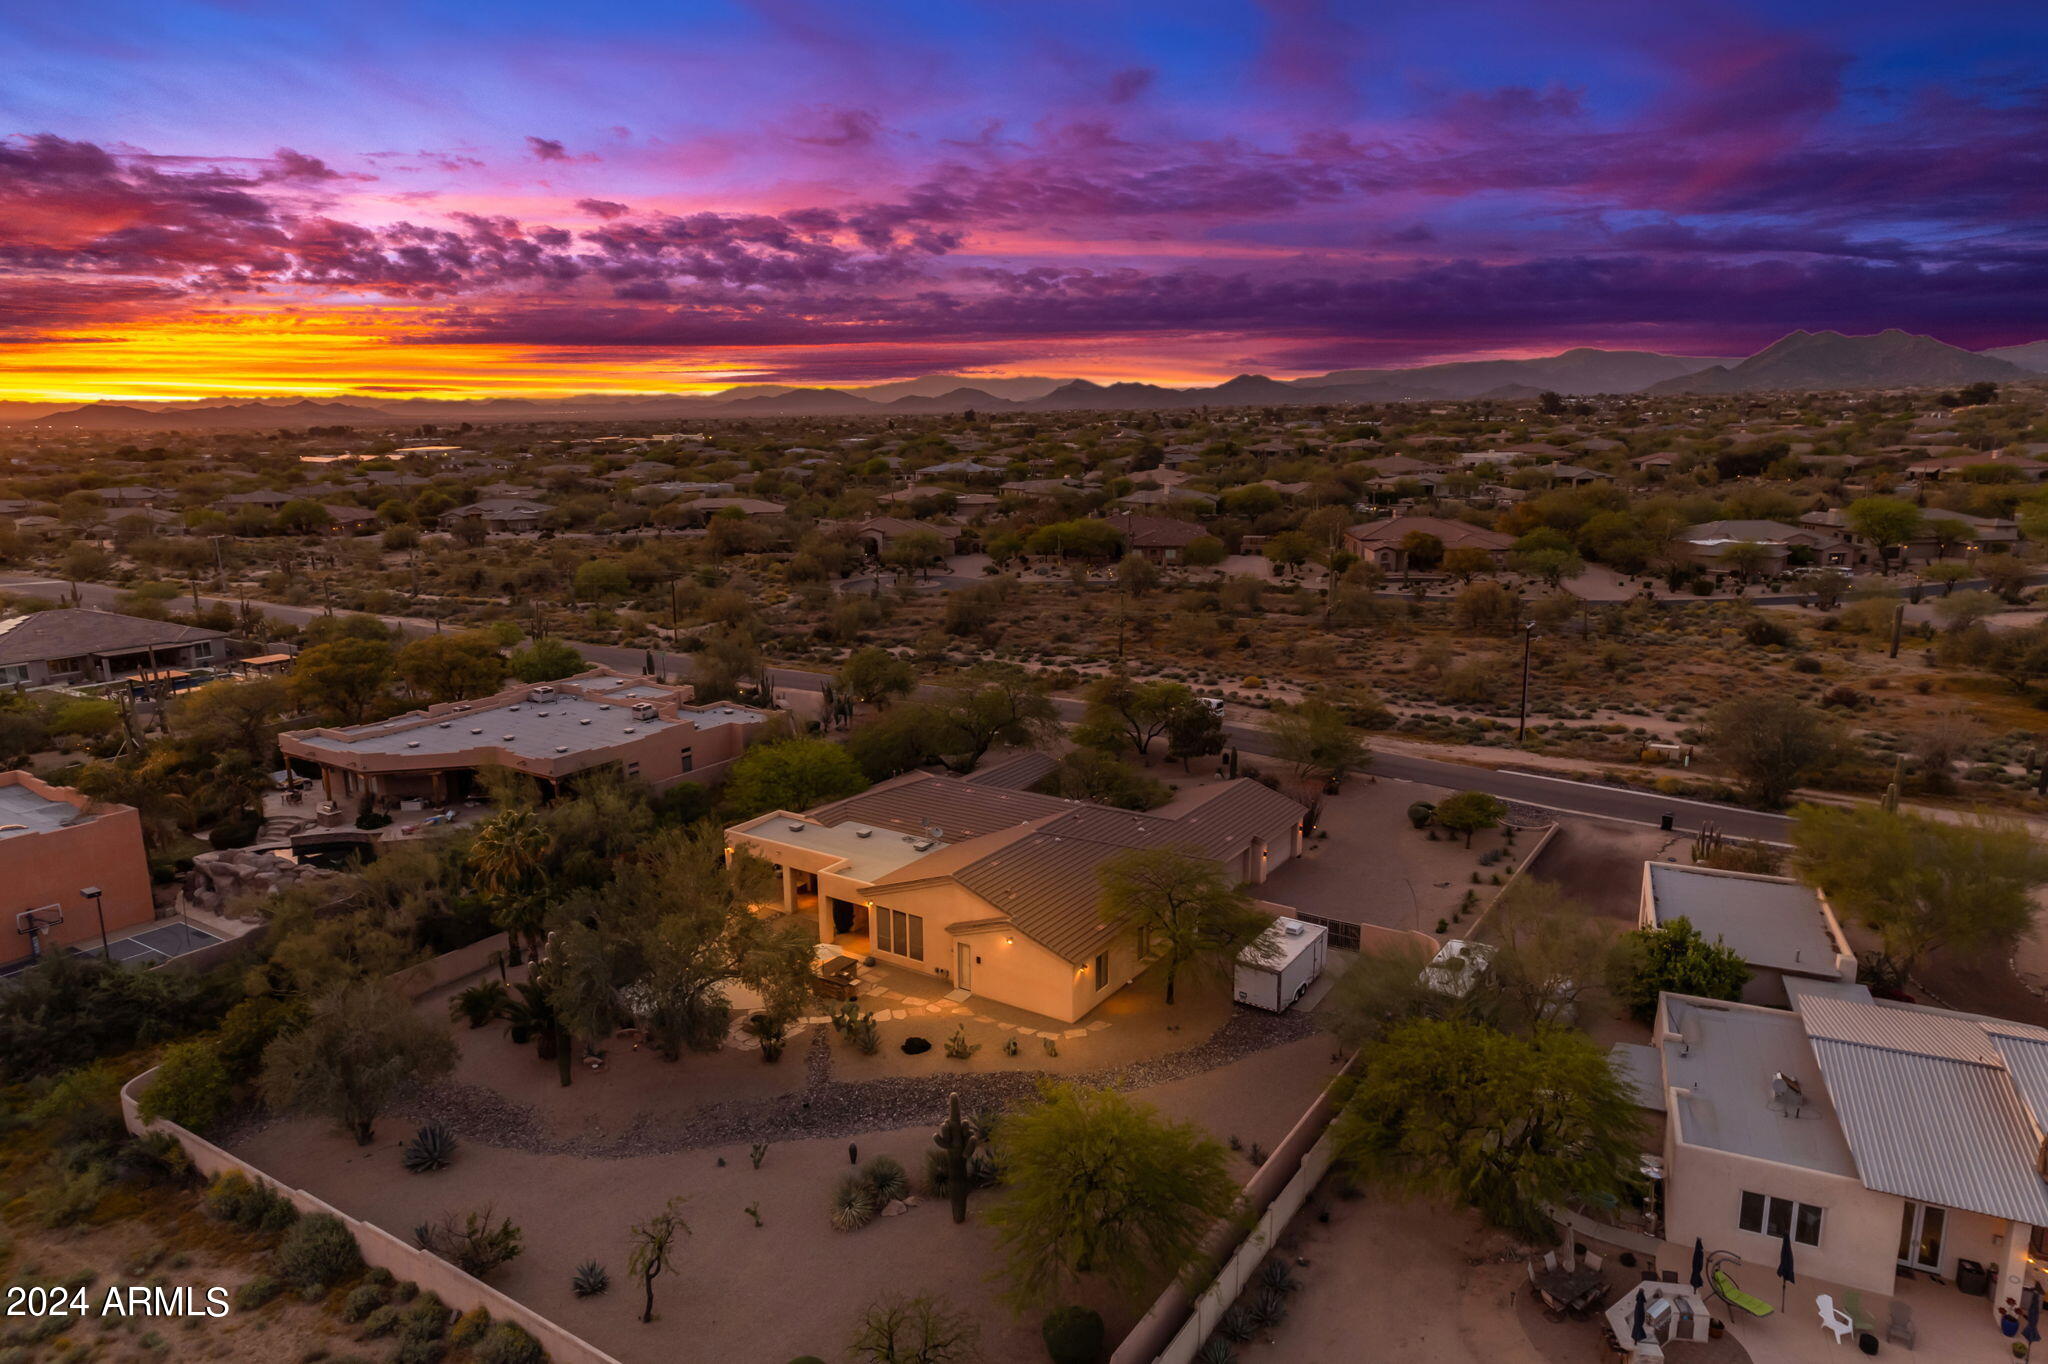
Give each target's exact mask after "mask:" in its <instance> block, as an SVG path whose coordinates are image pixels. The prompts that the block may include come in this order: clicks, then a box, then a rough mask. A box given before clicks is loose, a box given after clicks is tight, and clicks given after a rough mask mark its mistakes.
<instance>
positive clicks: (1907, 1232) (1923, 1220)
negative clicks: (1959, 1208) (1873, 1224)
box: [1899, 1202, 1948, 1272]
mask: <svg viewBox="0 0 2048 1364" xmlns="http://www.w3.org/2000/svg"><path fill="white" fill-rule="evenodd" d="M1947 1223H1948V1209H1946V1208H1943V1207H1939V1206H1937V1205H1935V1204H1932V1203H1913V1202H1908V1203H1907V1204H1906V1206H1905V1217H1904V1220H1903V1221H1902V1222H1901V1223H1900V1226H1899V1263H1900V1264H1902V1265H1904V1266H1905V1267H1906V1268H1907V1269H1925V1270H1930V1271H1933V1272H1939V1271H1940V1269H1941V1233H1942V1229H1943V1228H1944V1227H1945V1226H1946V1225H1947Z"/></svg>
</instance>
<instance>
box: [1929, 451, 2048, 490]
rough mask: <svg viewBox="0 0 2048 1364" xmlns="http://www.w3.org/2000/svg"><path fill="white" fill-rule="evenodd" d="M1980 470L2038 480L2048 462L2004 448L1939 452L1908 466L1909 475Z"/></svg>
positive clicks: (1957, 474)
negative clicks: (2004, 449) (1944, 453)
mask: <svg viewBox="0 0 2048 1364" xmlns="http://www.w3.org/2000/svg"><path fill="white" fill-rule="evenodd" d="M1979 470H1981V471H1982V472H1983V474H1985V475H1990V476H1993V477H2007V478H2011V479H2013V480H2016V481H2019V482H2024V483H2039V482H2040V481H2041V479H2042V477H2043V476H2044V475H2048V464H2043V463H2042V462H2041V461H2040V460H2037V459H2029V458H2027V457H2026V456H2025V455H2012V454H2006V453H2004V452H2003V451H1996V450H1993V451H1985V452H1982V453H1979V452H1976V451H1972V452H1971V453H1969V454H1964V455H1940V456H1937V457H1936V458H1934V459H1923V460H1920V461H1918V462H1916V463H1913V464H1908V465H1907V466H1906V475H1907V477H1909V478H1928V479H1943V478H1957V477H1961V478H1967V477H1970V476H1971V474H1972V471H1979Z"/></svg>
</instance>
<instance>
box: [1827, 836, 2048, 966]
mask: <svg viewBox="0 0 2048 1364" xmlns="http://www.w3.org/2000/svg"><path fill="white" fill-rule="evenodd" d="M1792 843H1793V846H1794V848H1795V849H1796V853H1795V857H1796V858H1797V861H1798V864H1799V869H1800V871H1801V873H1802V874H1803V875H1805V877H1806V878H1807V879H1808V880H1810V881H1812V882H1813V884H1815V885H1816V886H1819V887H1820V888H1821V890H1822V891H1824V892H1825V893H1826V894H1827V897H1828V899H1829V900H1830V901H1831V902H1833V903H1834V904H1835V905H1836V906H1837V907H1838V908H1840V909H1841V910H1842V912H1843V913H1844V914H1846V915H1850V916H1853V917H1854V918H1856V919H1858V920H1860V921H1861V922H1863V923H1864V924H1867V925H1868V926H1869V927H1871V928H1872V929H1874V930H1876V932H1877V934H1878V937H1879V938H1880V939H1881V940H1882V942H1883V958H1884V959H1883V961H1881V962H1880V963H1879V965H1880V967H1881V968H1884V969H1883V970H1882V972H1881V974H1884V975H1886V976H1888V977H1890V978H1893V979H1903V978H1904V977H1905V976H1906V975H1907V974H1908V973H1910V972H1911V971H1912V970H1913V968H1914V967H1915V966H1916V965H1918V964H1919V963H1920V961H1921V960H1922V959H1923V958H1925V957H1926V955H1927V953H1928V952H1929V951H1931V950H1933V949H1934V948H1936V947H1942V948H1947V949H1950V950H1952V951H1956V952H1962V953H1988V952H1993V951H1997V952H2006V951H2009V950H2010V949H2011V947H2012V945H2013V944H2014V943H2015V942H2017V941H2018V940H2019V939H2020V938H2021V937H2022V936H2024V935H2025V934H2026V932H2027V930H2028V929H2029V928H2030V927H2031V926H2032V924H2033V920H2034V901H2033V893H2034V891H2035V890H2036V889H2038V888H2039V887H2040V886H2042V885H2044V884H2048V851H2044V850H2043V849H2042V847H2041V846H2040V845H2039V844H2038V843H2036V842H2035V841H2034V840H2033V838H2032V837H2031V836H2029V834H2028V832H2027V829H2026V827H2025V826H2024V825H2023V824H2020V823H2019V822H2018V821H2016V820H2008V819H1998V818H1994V817H1991V816H1988V815H1986V816H1977V817H1974V818H1972V819H1969V820H1967V821H1964V822H1960V823H1957V822H1951V821H1948V820H1937V819H1928V818H1925V817H1923V816H1920V815H1914V814H1908V813H1906V812H1904V811H1897V810H1886V809H1885V808H1883V807H1882V806H1876V805H1868V806H1864V805H1859V806H1854V807H1848V808H1844V807H1838V806H1832V805H1802V806H1800V807H1798V809H1797V810H1795V811H1794V818H1793V821H1792Z"/></svg>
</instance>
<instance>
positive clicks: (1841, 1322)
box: [1813, 1293, 1856, 1345]
mask: <svg viewBox="0 0 2048 1364" xmlns="http://www.w3.org/2000/svg"><path fill="white" fill-rule="evenodd" d="M1813 1305H1814V1307H1815V1308H1816V1309H1817V1310H1818V1311H1819V1312H1820V1324H1821V1326H1822V1327H1824V1328H1825V1329H1827V1330H1829V1331H1832V1332H1834V1333H1835V1344H1837V1345H1840V1344H1843V1343H1844V1342H1846V1341H1847V1340H1848V1339H1849V1333H1850V1332H1851V1331H1853V1330H1855V1329H1856V1323H1855V1322H1853V1321H1851V1320H1849V1314H1848V1313H1847V1312H1844V1311H1842V1310H1841V1309H1840V1308H1839V1307H1836V1306H1835V1299H1834V1296H1833V1295H1832V1294H1829V1293H1822V1294H1821V1295H1819V1296H1818V1297H1816V1298H1815V1299H1814V1300H1813Z"/></svg>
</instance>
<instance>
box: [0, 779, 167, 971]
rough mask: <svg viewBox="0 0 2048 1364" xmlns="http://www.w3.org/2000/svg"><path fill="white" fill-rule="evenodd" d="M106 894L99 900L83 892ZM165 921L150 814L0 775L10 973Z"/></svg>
mask: <svg viewBox="0 0 2048 1364" xmlns="http://www.w3.org/2000/svg"><path fill="white" fill-rule="evenodd" d="M88 889H91V890H97V891H98V892H99V898H98V902H97V904H95V902H94V900H93V899H92V898H91V897H89V896H86V895H84V894H82V893H81V892H83V891H85V890H88ZM102 914H104V915H105V917H106V930H107V932H109V933H118V932H120V931H121V930H123V929H127V928H133V927H135V926H137V925H139V924H146V923H148V922H150V921H151V920H152V919H154V918H155V917H156V901H155V900H154V899H153V898H152V896H151V893H150V884H149V855H148V854H147V853H146V852H145V851H144V850H143V846H142V817H141V816H140V815H138V814H137V813H136V812H135V808H134V807H133V806H130V805H108V804H102V803H100V802H97V801H94V800H92V799H90V798H89V797H87V796H86V795H84V794H83V793H82V792H78V791H74V790H72V789H71V788H69V787H66V786H53V785H51V784H50V783H49V782H46V781H43V780H41V779H39V778H37V777H34V776H31V775H30V774H28V773H27V772H16V771H9V772H0V967H6V966H11V965H14V964H17V963H25V962H27V961H29V960H31V959H32V958H39V957H41V956H42V955H43V954H45V953H47V952H52V951H56V950H60V949H62V948H66V947H69V946H71V945H73V944H78V945H81V946H84V945H86V944H90V945H91V947H92V949H93V950H95V951H97V950H98V946H99V940H100V916H101V915H102Z"/></svg>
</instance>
